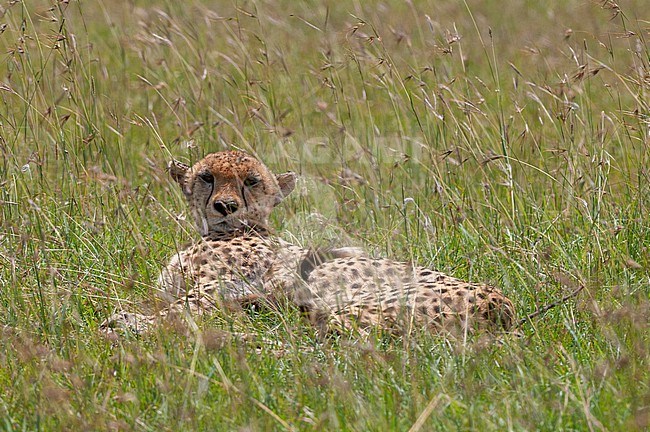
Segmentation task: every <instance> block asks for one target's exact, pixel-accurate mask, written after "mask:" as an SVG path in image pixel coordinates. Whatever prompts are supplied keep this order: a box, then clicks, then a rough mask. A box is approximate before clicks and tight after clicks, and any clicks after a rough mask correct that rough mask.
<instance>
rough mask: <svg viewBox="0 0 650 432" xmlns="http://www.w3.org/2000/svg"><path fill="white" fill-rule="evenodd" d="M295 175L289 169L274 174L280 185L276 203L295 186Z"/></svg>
mask: <svg viewBox="0 0 650 432" xmlns="http://www.w3.org/2000/svg"><path fill="white" fill-rule="evenodd" d="M296 177H297V176H296V173H295V172H291V171H289V172H286V173H282V174H278V175H276V176H275V179H276V180H277V181H278V185H279V186H280V196H279V197H278V199H277V201H276V205H277V204H279V203H280V201H282V200H283V199H284V198H286V196H287V195H289V194H290V193H291V191H292V190H293V189H294V188H295V187H296Z"/></svg>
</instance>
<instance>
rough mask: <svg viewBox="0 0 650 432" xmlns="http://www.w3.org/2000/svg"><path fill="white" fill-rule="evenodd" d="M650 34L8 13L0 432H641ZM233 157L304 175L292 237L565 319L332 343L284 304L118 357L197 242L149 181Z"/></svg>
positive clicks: (397, 6) (612, 6)
mask: <svg viewBox="0 0 650 432" xmlns="http://www.w3.org/2000/svg"><path fill="white" fill-rule="evenodd" d="M648 38H650V9H648V5H647V1H646V0H629V1H622V2H621V3H619V4H617V3H614V2H613V1H609V0H604V1H587V0H580V1H578V0H567V1H563V2H553V1H552V2H534V1H520V2H516V1H507V2H504V1H494V0H487V1H476V0H466V1H462V2H456V1H449V0H447V1H406V2H401V1H368V2H359V1H353V2H335V1H327V0H326V1H305V2H293V1H288V0H278V1H264V0H262V1H198V0H188V1H182V2H177V1H171V0H156V1H144V0H130V1H124V0H114V1H107V2H86V1H78V0H71V1H54V0H50V1H40V0H29V1H16V0H12V1H7V0H5V1H3V2H2V4H1V5H0V58H1V61H0V152H1V154H2V158H1V160H0V329H1V330H0V331H1V332H2V333H1V337H0V427H1V428H3V429H5V430H8V431H9V430H74V429H77V430H110V429H115V430H143V431H148V430H152V431H154V430H156V431H157V430H210V431H214V430H355V431H365V430H377V431H380V430H382V431H383V430H412V431H417V430H421V431H425V430H426V431H429V430H439V431H446V430H498V431H502V430H515V431H518V430H549V431H551V430H552V431H555V430H589V431H600V430H611V431H616V430H629V431H634V430H645V429H647V428H649V427H650V372H649V371H650V330H649V326H648V324H649V322H650V287H649V284H650V250H649V248H650V219H649V217H648V212H649V211H650V170H649V168H648V167H649V166H650V43H649V41H648ZM228 148H236V149H242V150H245V151H248V152H252V153H254V154H256V155H258V156H259V157H260V158H261V159H262V160H264V161H266V162H267V164H268V165H269V166H270V167H271V168H272V169H274V170H276V171H278V172H279V171H281V170H289V169H291V170H294V171H296V172H298V173H299V174H300V175H301V181H300V184H299V186H298V188H297V191H295V192H294V194H293V195H292V196H290V197H289V198H288V199H287V200H286V201H285V203H284V204H282V205H280V206H279V207H278V208H277V209H276V212H275V214H274V218H273V227H274V230H275V231H276V232H277V233H278V235H280V236H282V237H283V238H285V239H287V240H290V241H293V242H296V243H299V244H303V245H306V246H313V245H331V244H336V245H356V246H362V247H364V248H366V249H367V250H369V251H371V252H372V253H373V254H375V255H378V256H389V257H392V258H395V259H400V260H410V261H413V262H417V263H419V264H421V265H426V266H430V267H434V268H437V269H440V270H443V271H445V272H447V273H449V274H452V275H454V276H456V277H461V278H464V279H467V280H471V281H485V282H489V283H492V284H494V285H497V286H499V287H501V288H502V289H503V291H504V292H505V293H506V294H507V295H508V296H509V297H510V298H511V299H513V301H514V302H515V303H516V305H517V308H518V311H519V314H520V316H521V317H522V318H523V317H525V316H526V315H528V314H531V313H534V312H535V311H537V310H539V309H540V308H543V307H544V305H548V304H555V307H553V308H552V309H550V310H548V311H547V312H545V313H543V314H539V315H538V316H536V317H535V318H532V319H530V320H528V321H526V322H524V323H522V325H521V327H520V328H519V333H520V335H519V337H515V336H511V335H510V336H509V335H500V336H497V337H487V336H484V335H474V336H472V337H470V338H469V339H464V338H460V339H458V338H448V337H444V336H432V335H427V334H407V335H404V336H402V337H385V336H382V335H376V336H373V337H372V338H370V339H369V340H363V339H355V338H354V337H344V338H338V339H337V338H333V339H332V340H328V341H323V342H321V341H318V340H317V338H316V337H315V334H314V331H313V330H312V329H310V328H309V326H308V325H306V324H305V322H304V321H303V320H302V319H301V316H300V313H299V312H298V311H297V310H295V309H294V308H292V307H291V306H289V305H287V306H286V307H284V308H280V309H277V310H276V309H272V310H262V311H257V312H242V313H231V312H227V311H216V312H215V313H214V315H212V316H210V317H209V318H208V319H204V320H201V321H199V322H197V325H196V326H193V325H187V324H183V323H178V322H175V323H169V325H163V326H161V328H160V329H159V330H156V331H154V332H153V333H152V334H147V335H144V336H141V337H135V336H129V335H125V336H124V337H122V338H120V339H118V340H113V339H107V338H106V337H105V336H104V335H103V334H102V333H101V332H100V331H99V325H100V324H101V322H102V321H103V320H104V319H105V318H106V317H107V316H109V315H110V314H111V313H112V312H113V311H115V310H116V309H121V308H123V309H126V310H148V309H152V308H156V307H159V302H158V301H157V300H156V295H155V280H156V277H157V272H158V270H159V269H160V267H161V266H162V265H163V264H164V262H165V259H166V257H168V256H169V255H171V254H172V253H173V252H174V251H175V250H178V248H179V247H181V245H182V244H184V243H186V242H188V241H191V240H192V239H193V238H196V234H195V233H194V231H193V229H192V227H191V224H190V221H189V218H188V217H187V216H188V215H187V214H186V208H185V206H184V202H183V197H182V194H181V192H180V190H178V189H177V187H176V185H175V184H174V183H173V182H172V181H171V179H169V178H168V176H167V174H166V173H165V166H166V163H167V161H168V160H169V159H171V158H176V159H178V160H181V161H184V162H191V161H194V160H196V159H198V158H200V157H201V156H202V155H204V154H206V153H209V152H213V151H218V150H222V149H228ZM576 290H580V292H579V294H577V295H575V296H567V294H569V293H571V292H574V291H576ZM563 297H570V298H567V299H565V300H563V301H559V299H562V298H563ZM240 331H246V332H249V333H253V334H257V335H260V336H263V337H264V338H265V339H272V340H277V341H281V342H282V343H283V348H282V349H281V350H278V349H276V348H273V347H268V346H264V345H262V346H257V345H256V344H250V343H244V342H241V341H238V340H237V339H236V338H230V337H228V335H229V334H230V332H240Z"/></svg>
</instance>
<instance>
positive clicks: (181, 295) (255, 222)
mask: <svg viewBox="0 0 650 432" xmlns="http://www.w3.org/2000/svg"><path fill="white" fill-rule="evenodd" d="M170 172H171V175H172V177H173V178H174V179H175V180H176V181H177V182H178V183H179V184H180V186H181V188H182V190H183V192H184V194H185V196H186V198H187V200H188V202H189V204H190V211H191V213H192V215H193V219H194V222H195V224H196V226H197V228H198V230H199V232H201V234H202V238H201V240H199V241H198V242H196V243H194V244H192V245H191V246H189V247H188V248H186V249H184V250H182V251H180V252H178V253H177V254H176V255H174V256H173V257H172V258H171V260H170V262H169V264H168V265H167V266H166V267H165V268H164V269H163V270H162V272H161V275H160V277H159V279H158V284H159V289H160V291H161V292H162V293H163V296H164V297H165V298H167V299H168V300H169V301H170V304H169V306H168V307H166V308H165V309H163V310H162V311H160V312H159V313H157V314H154V315H139V314H132V313H125V312H120V313H118V314H116V315H114V316H113V317H111V318H110V319H109V320H108V321H107V322H106V323H105V324H104V327H105V328H107V329H109V328H110V329H112V328H115V327H125V326H126V327H129V328H131V329H134V330H137V331H142V330H146V329H147V328H149V327H150V326H151V325H152V324H153V323H154V322H155V321H156V320H158V319H160V318H164V317H165V316H167V315H169V314H187V313H189V314H190V315H201V314H203V313H205V312H210V311H214V310H215V308H217V307H222V306H224V305H229V304H239V305H241V304H247V303H260V302H261V303H264V302H268V301H271V302H273V301H277V300H278V299H285V300H288V301H289V302H291V303H293V304H295V305H296V306H297V307H299V308H300V309H301V310H302V311H304V312H305V313H306V315H307V317H308V318H309V320H310V321H311V323H312V324H313V325H315V326H316V327H317V329H318V330H319V331H321V332H324V333H328V332H331V331H340V330H344V329H359V330H362V331H366V330H368V329H372V328H379V329H383V330H388V331H391V332H393V331H396V330H397V331H410V330H413V329H419V328H425V329H427V330H431V331H438V330H440V329H445V328H448V327H454V328H458V326H459V325H460V326H461V328H463V329H468V328H489V329H496V330H499V329H506V330H507V329H509V328H510V327H511V326H512V325H513V323H514V318H515V310H514V306H513V304H512V302H511V301H510V300H509V299H508V298H507V297H505V296H504V295H503V294H502V293H501V292H500V291H499V290H498V289H496V288H493V287H490V286H488V285H483V284H474V283H468V282H465V281H462V280H459V279H456V278H454V277H451V276H448V275H445V274H443V273H440V272H437V271H433V270H431V269H427V268H424V267H419V266H415V265H411V264H408V263H403V262H395V261H392V260H388V259H376V258H371V257H369V256H367V255H365V254H364V253H363V252H361V251H359V250H358V249H356V248H340V249H325V250H311V249H304V248H302V247H299V246H296V245H293V244H290V243H287V242H285V241H283V240H282V239H279V238H278V237H276V236H273V235H271V233H270V232H269V230H268V229H267V222H268V216H269V214H270V212H271V210H272V209H273V207H275V206H276V205H277V204H278V203H279V202H280V201H281V200H282V199H283V198H284V197H285V196H286V195H287V194H288V193H290V192H291V190H292V189H293V187H294V185H295V175H294V174H293V173H285V174H281V175H278V176H275V175H273V174H272V173H271V172H270V170H269V169H268V168H267V167H266V166H264V165H263V164H262V163H261V162H260V161H258V160H257V159H256V158H254V157H252V156H250V155H247V154H245V153H242V152H236V151H228V152H220V153H213V154H211V155H208V156H206V158H204V159H203V160H201V161H199V162H198V163H197V164H195V165H194V166H193V167H189V166H186V165H183V164H180V163H178V162H172V163H171V164H170Z"/></svg>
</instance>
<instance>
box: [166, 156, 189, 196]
mask: <svg viewBox="0 0 650 432" xmlns="http://www.w3.org/2000/svg"><path fill="white" fill-rule="evenodd" d="M189 169H190V166H189V165H186V164H184V163H182V162H179V161H176V160H171V161H169V163H168V164H167V170H168V171H169V175H171V176H172V178H173V179H174V181H175V182H176V183H178V184H179V185H180V187H181V189H182V190H183V193H184V194H185V195H191V194H192V191H191V190H190V187H189V185H188V184H187V183H186V182H185V174H187V171H188V170H189Z"/></svg>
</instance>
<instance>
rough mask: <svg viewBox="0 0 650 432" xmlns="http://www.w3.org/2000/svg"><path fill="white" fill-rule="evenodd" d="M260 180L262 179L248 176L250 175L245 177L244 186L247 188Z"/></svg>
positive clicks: (255, 184)
mask: <svg viewBox="0 0 650 432" xmlns="http://www.w3.org/2000/svg"><path fill="white" fill-rule="evenodd" d="M261 181H262V180H260V179H259V178H258V177H254V176H250V177H247V178H246V180H244V186H246V187H249V188H250V187H255V186H257V185H258V184H259V182H261Z"/></svg>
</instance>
